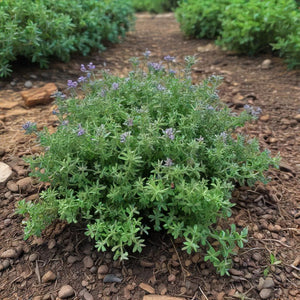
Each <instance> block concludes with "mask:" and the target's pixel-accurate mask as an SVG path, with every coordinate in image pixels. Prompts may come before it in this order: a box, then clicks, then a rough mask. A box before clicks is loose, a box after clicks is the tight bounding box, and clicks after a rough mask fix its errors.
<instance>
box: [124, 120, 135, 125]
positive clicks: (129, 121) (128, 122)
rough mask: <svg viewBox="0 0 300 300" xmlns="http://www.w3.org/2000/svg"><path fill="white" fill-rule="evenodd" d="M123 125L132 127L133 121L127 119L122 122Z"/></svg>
mask: <svg viewBox="0 0 300 300" xmlns="http://www.w3.org/2000/svg"><path fill="white" fill-rule="evenodd" d="M124 125H126V126H128V127H132V126H133V119H128V120H127V121H126V122H124Z"/></svg>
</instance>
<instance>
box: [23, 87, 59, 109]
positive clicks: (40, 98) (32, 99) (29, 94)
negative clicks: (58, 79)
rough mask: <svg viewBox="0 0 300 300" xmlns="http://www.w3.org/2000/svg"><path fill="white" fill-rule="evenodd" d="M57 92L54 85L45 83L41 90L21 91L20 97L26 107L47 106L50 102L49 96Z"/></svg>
mask: <svg viewBox="0 0 300 300" xmlns="http://www.w3.org/2000/svg"><path fill="white" fill-rule="evenodd" d="M56 91H57V87H56V85H55V84H54V83H47V84H46V85H44V86H43V87H41V88H35V89H30V90H28V91H22V92H21V95H22V98H23V99H24V101H25V104H26V105H27V106H28V107H32V106H35V105H38V104H48V103H50V102H51V101H52V98H51V95H52V94H54V93H55V92H56Z"/></svg>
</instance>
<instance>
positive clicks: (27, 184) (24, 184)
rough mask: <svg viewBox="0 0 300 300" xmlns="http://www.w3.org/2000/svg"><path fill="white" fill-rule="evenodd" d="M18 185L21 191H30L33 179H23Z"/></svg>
mask: <svg viewBox="0 0 300 300" xmlns="http://www.w3.org/2000/svg"><path fill="white" fill-rule="evenodd" d="M16 184H17V186H18V187H19V189H20V190H21V191H28V190H30V188H31V186H32V178H31V177H25V178H22V179H20V180H18V181H17V182H16Z"/></svg>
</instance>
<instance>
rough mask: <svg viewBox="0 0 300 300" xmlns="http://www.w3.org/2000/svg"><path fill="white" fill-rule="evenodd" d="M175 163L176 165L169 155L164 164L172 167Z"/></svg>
mask: <svg viewBox="0 0 300 300" xmlns="http://www.w3.org/2000/svg"><path fill="white" fill-rule="evenodd" d="M173 165H174V163H173V160H172V159H171V158H169V157H167V159H166V160H165V161H164V166H165V167H171V166H173Z"/></svg>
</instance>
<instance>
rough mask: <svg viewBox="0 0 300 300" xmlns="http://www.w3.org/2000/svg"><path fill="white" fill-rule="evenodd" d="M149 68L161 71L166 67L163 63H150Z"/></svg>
mask: <svg viewBox="0 0 300 300" xmlns="http://www.w3.org/2000/svg"><path fill="white" fill-rule="evenodd" d="M148 68H149V69H150V70H153V71H156V72H159V71H162V70H163V69H164V67H163V66H162V64H161V63H154V62H152V63H148Z"/></svg>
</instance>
